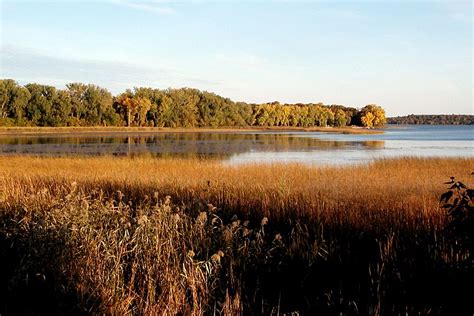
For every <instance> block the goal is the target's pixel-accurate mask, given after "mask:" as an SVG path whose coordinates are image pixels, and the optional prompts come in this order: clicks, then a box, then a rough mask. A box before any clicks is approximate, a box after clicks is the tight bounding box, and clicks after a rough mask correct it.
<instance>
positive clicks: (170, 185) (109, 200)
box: [0, 156, 474, 315]
mask: <svg viewBox="0 0 474 316" xmlns="http://www.w3.org/2000/svg"><path fill="white" fill-rule="evenodd" d="M0 166H1V167H0V210H1V213H0V218H1V226H0V247H1V248H0V252H1V255H2V258H6V259H5V260H2V271H4V272H3V273H2V278H1V284H0V285H1V294H2V297H4V298H6V299H5V300H3V303H2V305H1V306H0V312H1V313H2V314H15V313H16V314H24V313H28V312H30V313H31V312H35V313H40V314H51V313H63V314H64V313H67V314H90V313H93V314H146V315H156V314H169V315H176V314H182V315H203V314H224V315H236V314H245V315H260V314H265V315H271V314H274V315H277V314H280V315H285V314H286V315H296V314H299V315H302V314H304V315H312V314H326V315H340V314H343V315H367V314H371V315H402V314H403V315H405V314H410V315H413V314H418V315H429V314H434V315H443V314H444V315H453V314H457V315H461V314H470V313H472V311H473V310H474V308H473V305H472V301H471V299H470V298H471V295H472V291H470V290H469V289H470V286H471V284H472V280H473V256H472V244H469V243H463V245H464V246H462V247H461V246H460V242H459V240H458V239H456V238H453V235H452V234H451V233H449V231H450V230H448V229H447V228H448V227H450V225H451V222H452V220H451V217H449V216H447V209H445V208H442V207H441V206H444V205H443V204H442V205H440V204H439V197H440V195H441V194H442V193H443V192H445V191H446V185H445V184H443V183H444V182H446V180H449V177H451V176H453V177H456V179H462V180H464V181H463V182H464V184H465V186H468V187H472V176H471V175H470V174H471V172H472V170H473V169H474V160H473V159H472V158H452V159H448V158H443V159H441V158H438V159H434V158H433V159H417V158H400V159H395V160H378V161H376V162H373V163H370V164H367V165H362V166H345V167H335V166H333V167H308V166H303V165H299V164H288V165H281V164H274V165H271V164H270V165H269V164H266V165H258V164H256V165H246V166H239V167H235V166H226V165H223V164H222V163H220V162H218V161H209V160H202V159H176V158H174V159H153V158H149V157H135V158H129V157H123V158H118V157H82V158H81V157H25V156H14V157H0ZM19 166H21V168H19ZM445 197H446V196H445ZM446 203H448V202H446ZM470 203H472V200H470V201H468V204H467V205H468V207H472V204H470ZM466 289H467V290H466ZM25 302H28V304H25Z"/></svg>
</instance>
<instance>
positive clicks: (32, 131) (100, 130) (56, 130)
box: [0, 126, 383, 136]
mask: <svg viewBox="0 0 474 316" xmlns="http://www.w3.org/2000/svg"><path fill="white" fill-rule="evenodd" d="M258 131H280V132H284V131H301V132H327V133H343V134H382V133H383V131H382V130H374V129H367V128H362V127H357V126H350V127H291V126H287V127H284V126H273V127H259V126H245V127H218V128H206V127H202V128H194V127H193V128H184V127H182V128H169V127H101V126H96V127H94V126H89V127H73V126H68V127H0V135H8V136H12V135H37V134H117V133H123V134H126V133H134V134H137V133H147V134H149V133H233V132H258Z"/></svg>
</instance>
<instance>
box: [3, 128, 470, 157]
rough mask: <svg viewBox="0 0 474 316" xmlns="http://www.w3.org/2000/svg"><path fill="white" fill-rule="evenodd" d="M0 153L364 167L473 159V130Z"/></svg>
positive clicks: (154, 136) (137, 138) (36, 141)
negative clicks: (407, 160) (408, 159)
mask: <svg viewBox="0 0 474 316" xmlns="http://www.w3.org/2000/svg"><path fill="white" fill-rule="evenodd" d="M0 154H1V155H39V156H44V155H47V156H67V155H117V156H123V155H130V156H135V155H153V156H157V157H205V158H209V159H220V160H222V161H223V162H224V163H227V164H243V163H255V162H270V163H274V162H288V163H289V162H297V163H305V164H325V165H327V164H337V165H339V164H352V163H365V162H369V161H372V160H374V159H378V158H392V157H402V156H417V157H474V126H464V125H463V126H429V125H397V126H388V127H387V128H386V129H384V133H383V134H336V133H324V132H299V131H290V132H283V131H250V132H248V131H245V132H225V131H224V132H222V131H219V132H217V131H216V132H206V133H200V132H189V133H188V132H186V133H173V132H169V133H168V132H166V133H163V132H160V133H153V132H149V133H148V132H147V133H133V132H132V133H130V134H127V133H97V134H86V133H78V134H57V135H51V134H49V135H48V134H42V135H41V134H38V135H28V136H26V135H15V136H10V135H4V136H0Z"/></svg>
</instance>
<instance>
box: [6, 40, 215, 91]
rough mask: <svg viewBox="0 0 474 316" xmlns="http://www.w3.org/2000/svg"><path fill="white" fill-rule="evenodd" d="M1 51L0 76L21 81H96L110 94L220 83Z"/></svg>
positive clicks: (152, 69)
mask: <svg viewBox="0 0 474 316" xmlns="http://www.w3.org/2000/svg"><path fill="white" fill-rule="evenodd" d="M0 54H1V56H2V57H1V59H0V78H12V79H15V80H18V81H19V82H20V83H21V84H25V83H29V82H38V83H43V84H50V85H54V86H57V87H61V86H64V85H65V84H66V83H70V82H84V83H94V84H98V85H100V86H103V87H105V88H108V89H110V90H111V91H112V92H113V93H120V92H122V91H123V90H125V89H128V88H132V87H135V86H136V87H144V86H148V87H154V88H167V87H184V86H191V87H197V88H206V89H209V88H211V89H212V88H213V87H216V86H218V85H220V82H217V81H213V80H203V79H201V78H200V77H199V76H194V75H192V74H189V73H187V72H181V71H179V70H177V69H172V68H166V67H160V66H158V65H146V66H145V65H140V64H135V63H128V62H123V61H105V60H86V59H80V60H79V59H72V58H67V57H62V56H52V55H45V54H43V53H38V52H37V51H35V50H34V49H28V48H22V47H16V46H7V45H3V46H1V47H0Z"/></svg>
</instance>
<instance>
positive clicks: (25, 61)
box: [0, 0, 474, 115]
mask: <svg viewBox="0 0 474 316" xmlns="http://www.w3.org/2000/svg"><path fill="white" fill-rule="evenodd" d="M0 2H1V4H0V5H1V7H0V8H1V25H0V26H1V38H0V42H1V46H0V50H1V51H0V52H1V60H0V62H1V63H0V77H2V78H13V79H15V80H17V81H18V82H19V83H21V84H25V83H28V82H39V83H44V84H50V85H54V86H57V87H64V85H65V84H66V83H69V82H84V83H94V84H97V85H100V86H102V87H105V88H107V89H109V90H110V91H111V92H113V93H114V94H117V93H120V92H122V91H123V90H125V89H126V88H131V87H134V86H150V87H155V88H168V87H184V86H187V87H195V88H199V89H203V90H208V91H212V92H216V93H218V94H220V95H223V96H226V97H230V98H232V99H233V100H236V101H246V102H267V101H275V100H278V101H280V102H323V103H325V104H344V105H350V106H355V107H362V106H364V105H366V104H370V103H376V104H379V105H381V106H383V107H384V108H385V109H386V111H387V114H388V115H404V114H409V113H466V114H474V109H473V105H472V98H473V89H472V88H473V85H472V82H473V81H472V78H473V77H472V76H473V63H472V57H473V55H472V39H473V38H472V10H473V8H472V4H471V1H404V0H400V1H348V0H347V1H263V0H261V1H257V0H254V1H251V0H250V1H166V0H157V1H132V0H111V1H105V0H104V1H67V0H65V1H42V0H36V1H22V0H16V1H14V0H0Z"/></svg>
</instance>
